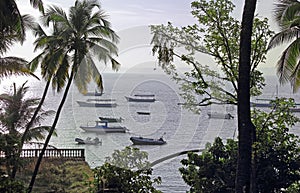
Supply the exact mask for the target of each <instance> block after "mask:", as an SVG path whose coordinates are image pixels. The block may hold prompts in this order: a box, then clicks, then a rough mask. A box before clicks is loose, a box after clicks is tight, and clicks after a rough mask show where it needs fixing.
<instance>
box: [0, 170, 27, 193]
mask: <svg viewBox="0 0 300 193" xmlns="http://www.w3.org/2000/svg"><path fill="white" fill-rule="evenodd" d="M0 174H1V176H0V192H1V193H17V192H18V193H25V187H24V184H23V183H22V182H21V181H19V180H15V179H10V178H9V177H6V176H4V175H3V174H2V173H1V172H0Z"/></svg>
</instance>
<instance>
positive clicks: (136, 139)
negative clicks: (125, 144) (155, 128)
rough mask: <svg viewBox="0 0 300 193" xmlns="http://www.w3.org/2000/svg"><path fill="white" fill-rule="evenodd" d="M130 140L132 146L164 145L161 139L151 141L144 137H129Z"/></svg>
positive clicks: (164, 142)
mask: <svg viewBox="0 0 300 193" xmlns="http://www.w3.org/2000/svg"><path fill="white" fill-rule="evenodd" d="M130 140H131V141H132V143H133V144H134V145H164V144H166V141H164V140H163V139H161V138H160V139H151V138H144V137H130Z"/></svg>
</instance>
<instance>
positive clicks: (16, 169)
mask: <svg viewBox="0 0 300 193" xmlns="http://www.w3.org/2000/svg"><path fill="white" fill-rule="evenodd" d="M50 83H51V80H48V81H47V83H46V86H45V89H44V92H43V95H42V98H41V100H40V102H39V105H38V106H37V108H36V109H35V111H34V114H33V116H32V117H31V119H30V121H29V123H28V124H27V125H26V128H25V131H24V133H23V135H22V138H21V142H20V144H19V148H18V154H17V155H18V157H17V159H19V158H20V155H21V153H22V148H23V145H24V142H25V140H26V137H27V134H28V132H29V129H30V128H31V127H32V126H33V123H34V121H35V119H36V117H37V116H38V113H39V111H40V110H41V108H42V106H43V104H44V101H45V98H46V96H47V93H48V89H49V86H50ZM17 171H18V165H15V167H14V168H13V172H12V177H13V178H15V177H16V174H17Z"/></svg>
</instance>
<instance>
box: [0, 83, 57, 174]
mask: <svg viewBox="0 0 300 193" xmlns="http://www.w3.org/2000/svg"><path fill="white" fill-rule="evenodd" d="M25 84H26V83H24V84H23V85H22V86H21V87H19V88H16V85H15V84H13V92H12V93H5V94H1V95H0V105H1V112H0V125H1V138H2V139H3V141H2V142H3V143H4V146H1V148H3V150H4V152H5V155H6V157H5V161H6V169H7V174H8V175H9V177H10V178H11V179H14V178H15V175H16V172H17V168H18V166H19V162H20V160H19V155H20V154H19V152H20V151H21V150H20V147H22V145H19V143H20V139H21V137H22V135H23V132H24V129H25V127H26V125H27V124H28V122H29V119H30V118H31V116H32V114H33V112H34V111H35V109H36V106H37V104H38V103H39V99H37V98H29V99H28V98H25V94H26V93H27V91H28V88H29V87H26V86H25ZM50 113H52V111H43V110H42V111H41V113H40V114H39V115H38V116H37V117H36V119H35V121H34V123H33V125H32V126H33V127H31V128H30V130H29V132H28V134H27V137H26V138H25V140H24V141H30V140H31V139H36V140H41V139H44V137H45V136H44V134H43V133H44V132H45V131H48V130H50V127H47V126H37V127H35V126H36V125H39V124H40V121H41V120H42V119H43V118H44V117H45V116H47V115H49V114H50Z"/></svg>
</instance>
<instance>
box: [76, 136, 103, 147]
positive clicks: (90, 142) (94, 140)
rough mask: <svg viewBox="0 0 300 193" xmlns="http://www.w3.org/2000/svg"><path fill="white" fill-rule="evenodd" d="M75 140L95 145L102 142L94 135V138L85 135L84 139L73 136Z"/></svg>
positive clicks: (79, 142)
mask: <svg viewBox="0 0 300 193" xmlns="http://www.w3.org/2000/svg"><path fill="white" fill-rule="evenodd" d="M75 141H76V142H77V143H78V144H87V145H97V144H102V141H100V140H99V138H98V137H95V138H94V139H92V138H90V137H87V138H86V139H81V138H77V137H76V138H75Z"/></svg>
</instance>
